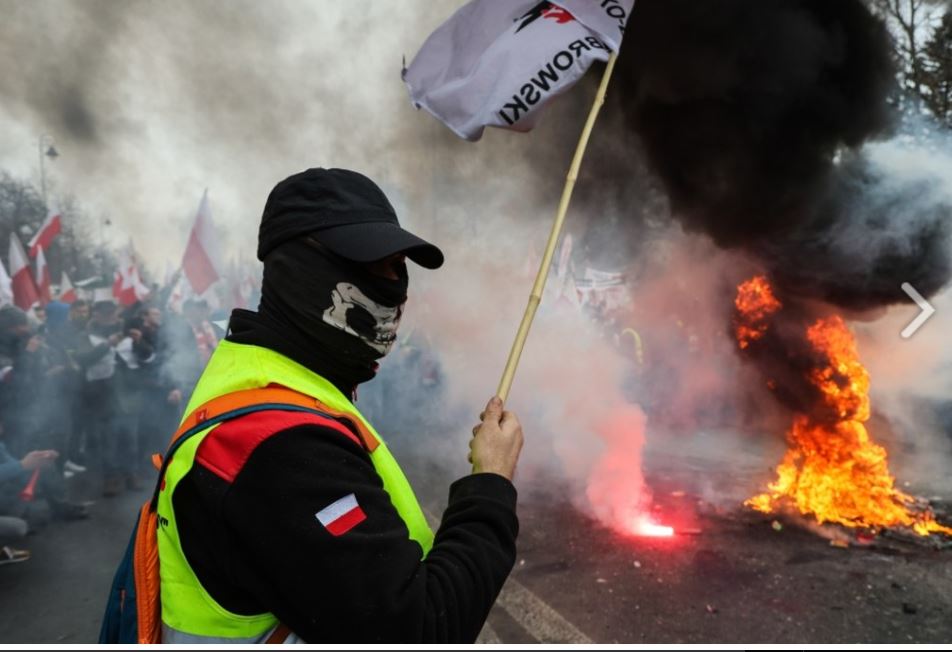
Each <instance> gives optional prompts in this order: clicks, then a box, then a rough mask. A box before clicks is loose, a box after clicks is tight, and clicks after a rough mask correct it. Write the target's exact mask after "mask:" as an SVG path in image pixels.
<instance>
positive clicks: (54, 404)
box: [0, 299, 222, 565]
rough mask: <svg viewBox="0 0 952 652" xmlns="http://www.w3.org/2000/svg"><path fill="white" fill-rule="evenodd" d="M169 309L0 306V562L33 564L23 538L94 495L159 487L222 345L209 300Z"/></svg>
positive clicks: (71, 514)
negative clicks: (160, 459) (189, 406)
mask: <svg viewBox="0 0 952 652" xmlns="http://www.w3.org/2000/svg"><path fill="white" fill-rule="evenodd" d="M166 303H167V301H164V300H156V301H155V302H154V303H149V302H140V303H136V304H134V305H132V306H119V305H117V304H116V303H115V302H114V301H94V302H93V301H85V300H77V301H75V302H73V303H72V304H66V303H61V302H56V301H54V302H51V303H49V304H47V305H46V306H42V307H41V306H39V305H37V306H35V307H34V308H33V309H32V310H31V311H29V312H24V311H22V310H20V309H18V308H16V307H14V306H11V305H6V306H3V307H2V308H0V565H2V564H7V563H11V562H17V561H25V560H26V559H29V552H28V551H26V550H24V549H22V546H23V545H24V544H23V543H22V541H23V538H24V537H26V536H27V535H28V534H31V533H36V532H39V531H41V530H42V527H43V526H44V524H45V523H47V522H48V521H49V520H50V519H58V520H66V521H71V520H79V519H85V518H89V517H90V509H89V507H90V506H91V501H89V500H86V501H80V500H78V498H80V497H84V498H87V499H88V498H89V497H90V496H89V487H93V488H94V489H95V493H96V494H100V495H101V496H102V499H105V500H108V499H110V498H114V497H116V496H118V495H120V494H121V493H123V492H125V491H129V490H132V491H139V490H141V489H142V488H143V487H144V486H147V485H148V486H151V484H152V483H153V482H154V480H155V470H154V467H153V462H152V456H153V454H155V453H160V452H164V450H165V447H166V445H167V443H168V440H169V437H170V436H171V434H172V433H173V432H174V431H175V429H176V426H177V424H178V421H179V419H180V418H181V413H182V411H183V409H184V407H185V405H184V403H185V401H186V400H187V398H188V396H189V394H190V392H191V389H192V387H193V386H194V384H195V382H196V381H197V380H198V377H199V375H200V374H201V371H202V369H203V368H204V365H205V362H207V360H208V358H209V356H210V355H211V353H212V351H214V349H215V347H216V345H217V343H218V341H219V339H220V338H221V336H222V332H221V330H220V329H218V328H217V327H216V326H214V325H213V324H212V322H211V321H210V320H211V315H210V310H209V307H208V304H207V303H206V302H205V301H203V300H194V299H193V300H189V301H186V302H185V303H184V305H183V306H182V310H181V313H179V312H176V311H173V310H171V309H168V308H167V307H165V306H166ZM77 486H83V487H85V488H86V489H87V490H86V491H85V492H84V493H85V494H86V495H85V496H77V495H76V494H77V493H83V492H78V491H75V490H74V489H75V487H77ZM95 498H96V499H97V500H99V496H98V495H96V496H95Z"/></svg>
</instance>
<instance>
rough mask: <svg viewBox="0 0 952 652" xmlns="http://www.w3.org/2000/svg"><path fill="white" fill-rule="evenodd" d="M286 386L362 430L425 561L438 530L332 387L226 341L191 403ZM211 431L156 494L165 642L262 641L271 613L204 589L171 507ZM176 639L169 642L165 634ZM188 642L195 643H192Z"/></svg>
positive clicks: (382, 447)
mask: <svg viewBox="0 0 952 652" xmlns="http://www.w3.org/2000/svg"><path fill="white" fill-rule="evenodd" d="M270 385H281V386H284V387H287V388H289V389H292V390H294V391H297V392H300V393H302V394H306V395H307V396H311V397H313V398H314V399H315V401H316V403H315V407H316V408H317V409H320V410H323V409H325V408H326V409H327V411H328V412H330V413H333V414H335V415H341V416H343V417H345V418H347V419H348V420H350V421H351V423H352V424H353V425H354V426H355V429H356V430H358V431H360V432H361V433H362V435H363V437H368V438H370V439H371V440H372V441H368V442H366V443H367V444H368V445H367V446H366V448H367V449H368V450H369V451H372V452H369V455H370V460H371V462H372V463H373V465H374V469H375V470H376V471H377V474H378V475H379V476H380V479H381V480H382V482H383V486H384V489H385V490H386V492H387V493H388V494H389V495H390V500H391V502H392V503H393V505H394V507H395V508H396V510H397V512H398V513H399V514H400V517H401V518H402V519H403V521H404V523H405V524H406V526H407V530H408V534H409V538H410V539H411V540H413V541H416V542H417V543H418V544H419V545H420V548H421V558H425V557H426V555H427V554H428V553H429V551H430V548H431V547H432V545H433V532H432V531H431V530H430V528H429V526H428V525H427V522H426V518H425V517H424V516H423V510H422V509H421V508H420V505H419V503H418V502H417V500H416V497H415V496H414V494H413V490H412V489H411V488H410V484H409V483H408V482H407V479H406V477H405V476H404V474H403V471H402V470H401V469H400V466H399V465H398V464H397V461H396V460H395V459H394V458H393V455H391V453H390V451H389V449H388V448H387V446H386V444H385V443H384V442H383V440H382V439H380V436H379V435H378V434H377V432H376V431H375V430H374V429H373V427H372V426H371V425H370V424H369V423H368V422H367V420H366V419H365V418H364V417H363V416H362V415H361V414H360V412H358V411H357V408H356V407H354V405H353V404H352V403H351V402H350V401H349V400H348V399H347V398H346V397H345V396H344V395H343V394H342V393H341V392H340V391H339V390H338V389H337V388H336V387H334V385H333V384H331V383H330V382H328V381H327V380H325V379H324V378H322V377H320V376H318V375H317V374H315V373H313V372H312V371H310V370H308V369H307V368H306V367H304V366H302V365H300V364H298V363H296V362H294V361H293V360H291V359H290V358H287V357H285V356H283V355H281V354H279V353H275V352H274V351H271V350H270V349H265V348H262V347H257V346H250V345H246V344H235V343H233V342H228V341H223V342H221V343H220V344H219V346H218V348H217V349H216V351H215V353H214V354H213V355H212V357H211V359H210V360H209V362H208V365H207V366H206V368H205V372H204V373H203V374H202V377H201V379H200V380H199V382H198V385H197V386H196V387H195V391H194V392H193V393H192V397H191V400H190V401H189V405H188V407H187V408H186V410H185V414H186V415H190V414H191V413H192V412H193V411H194V410H195V409H196V408H198V407H199V406H202V405H203V404H205V403H207V402H209V401H211V400H212V399H215V398H217V397H220V396H224V395H226V394H230V393H232V392H237V391H241V390H247V389H257V388H264V387H268V386H270ZM211 431H212V428H209V429H208V430H207V431H205V432H202V433H200V434H198V435H196V436H194V437H192V438H191V439H189V440H188V441H186V442H185V443H184V444H183V445H182V446H181V447H180V448H179V449H178V451H177V452H176V453H175V455H174V456H173V458H172V460H171V462H170V463H169V465H168V468H167V470H166V473H165V482H164V488H163V490H162V491H161V492H160V493H159V503H158V513H159V524H160V525H159V532H158V546H159V559H160V564H159V569H160V576H161V599H162V622H163V630H164V631H163V642H182V643H193V642H221V643H243V642H244V643H247V642H263V641H265V640H267V637H268V635H269V633H270V632H271V631H272V630H274V628H275V626H276V625H277V624H278V622H277V619H276V618H275V616H274V615H273V614H270V613H265V614H258V615H253V616H242V615H239V614H234V613H232V612H230V611H228V610H227V609H225V608H224V607H222V606H221V605H219V604H218V603H217V602H216V601H215V600H214V598H212V597H211V596H210V595H209V594H208V592H207V591H206V590H205V589H204V587H203V586H202V585H201V583H200V582H199V581H198V578H197V577H196V576H195V573H194V572H193V571H192V569H191V567H190V566H189V565H188V562H187V560H186V559H185V555H184V553H183V552H182V547H181V541H180V539H179V536H178V529H177V526H176V522H175V513H174V510H173V509H172V495H173V494H174V492H175V487H176V486H177V485H178V483H179V481H180V480H181V479H182V478H184V477H185V475H186V474H187V473H188V472H189V471H190V470H191V468H192V465H193V463H194V460H195V454H196V452H197V450H198V447H199V446H200V445H201V443H202V441H203V440H204V439H205V437H207V436H208V434H209V433H210V432H211ZM166 631H167V632H168V636H169V638H170V639H174V641H172V640H167V639H166V638H165V632H166ZM188 637H197V638H194V639H189V640H186V639H188Z"/></svg>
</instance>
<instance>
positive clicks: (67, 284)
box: [57, 272, 79, 303]
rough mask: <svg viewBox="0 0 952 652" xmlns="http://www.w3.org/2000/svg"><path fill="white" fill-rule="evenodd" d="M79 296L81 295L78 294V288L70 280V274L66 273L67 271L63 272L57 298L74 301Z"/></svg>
mask: <svg viewBox="0 0 952 652" xmlns="http://www.w3.org/2000/svg"><path fill="white" fill-rule="evenodd" d="M78 298H79V297H78V296H77V294H76V288H74V287H73V284H72V282H71V281H70V280H69V276H67V275H66V272H63V276H62V279H61V280H60V287H59V296H58V297H57V299H58V300H59V301H62V302H63V303H73V302H74V301H76V299H78Z"/></svg>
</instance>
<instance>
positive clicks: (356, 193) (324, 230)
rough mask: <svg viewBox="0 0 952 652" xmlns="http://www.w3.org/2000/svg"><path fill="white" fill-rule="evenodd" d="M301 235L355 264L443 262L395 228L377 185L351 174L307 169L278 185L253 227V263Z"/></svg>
mask: <svg viewBox="0 0 952 652" xmlns="http://www.w3.org/2000/svg"><path fill="white" fill-rule="evenodd" d="M303 235H313V236H314V237H315V238H316V239H317V240H318V242H320V243H321V244H322V245H323V246H325V247H327V248H328V249H330V250H331V251H332V252H333V253H335V254H337V255H338V256H341V257H342V258H346V259H347V260H353V261H355V262H358V263H371V262H374V261H377V260H381V259H383V258H386V257H387V256H392V255H393V254H398V253H404V254H406V256H407V258H409V259H410V260H412V261H413V262H415V263H417V264H418V265H420V266H422V267H426V268H428V269H436V268H438V267H440V266H441V265H442V264H443V252H442V251H440V250H439V248H438V247H436V246H435V245H432V244H430V243H429V242H427V241H426V240H424V239H423V238H421V237H419V236H417V235H414V234H412V233H410V232H409V231H406V230H405V229H403V228H401V226H400V222H399V221H398V220H397V213H396V212H395V211H394V210H393V206H391V205H390V202H389V201H388V200H387V196H386V195H384V194H383V191H382V190H381V189H380V188H379V187H378V186H377V184H375V183H374V182H373V181H371V180H370V179H368V178H367V177H365V176H364V175H362V174H359V173H357V172H353V171H351V170H341V169H336V168H332V169H324V168H311V169H310V170H305V171H304V172H300V173H298V174H295V175H293V176H290V177H288V178H287V179H285V180H284V181H281V182H280V183H279V184H278V185H276V186H275V187H274V189H273V190H272V191H271V194H270V195H268V201H267V202H266V203H265V205H264V213H263V214H262V216H261V227H260V228H259V229H258V260H262V261H263V260H264V259H265V257H266V256H267V255H268V253H269V252H270V251H271V250H273V249H274V248H275V247H277V246H278V245H280V244H282V243H284V242H287V241H288V240H293V239H295V238H298V237H300V236H303Z"/></svg>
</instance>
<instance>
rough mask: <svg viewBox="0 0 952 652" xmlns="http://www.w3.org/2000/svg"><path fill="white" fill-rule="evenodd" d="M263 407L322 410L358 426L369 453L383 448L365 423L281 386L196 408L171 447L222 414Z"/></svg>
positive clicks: (237, 394)
mask: <svg viewBox="0 0 952 652" xmlns="http://www.w3.org/2000/svg"><path fill="white" fill-rule="evenodd" d="M263 403H282V404H285V405H296V406H298V407H305V408H311V409H316V410H320V411H321V412H325V413H327V414H328V415H330V416H332V417H336V418H338V419H345V420H346V421H347V423H348V424H350V425H352V426H354V428H355V429H356V430H357V436H358V437H360V441H361V442H362V443H363V445H364V448H366V449H367V452H370V453H372V452H374V451H375V450H376V449H377V447H378V446H379V445H380V442H379V441H377V438H376V437H374V436H373V434H371V433H370V432H369V431H368V430H367V429H366V428H365V427H364V425H363V424H362V423H360V420H359V419H354V418H353V417H351V416H350V415H349V414H347V413H345V412H340V411H338V410H332V409H330V408H329V407H327V406H326V405H324V404H323V403H321V402H320V401H318V400H317V399H315V398H314V397H312V396H308V395H307V394H302V393H301V392H297V391H294V390H293V389H288V388H287V387H282V386H280V385H269V386H268V387H264V388H260V389H243V390H241V391H238V392H232V393H231V394H225V395H224V396H219V397H217V398H213V399H212V400H210V401H208V402H207V403H203V404H202V405H200V406H198V407H197V408H195V410H193V411H192V413H191V414H189V415H188V416H187V417H186V418H185V420H184V421H183V422H182V425H181V426H180V427H179V429H178V430H177V431H176V432H175V434H174V435H173V436H172V440H171V441H170V442H169V445H170V446H171V445H172V444H173V443H174V442H175V441H176V440H177V439H178V438H179V437H181V436H182V435H183V434H184V433H186V432H188V431H189V430H191V429H192V428H194V427H195V426H197V425H199V424H200V423H202V422H203V421H207V420H209V419H211V418H214V417H216V416H218V415H220V414H224V413H225V412H231V411H232V410H240V409H241V408H243V407H248V406H251V405H260V404H263Z"/></svg>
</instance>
